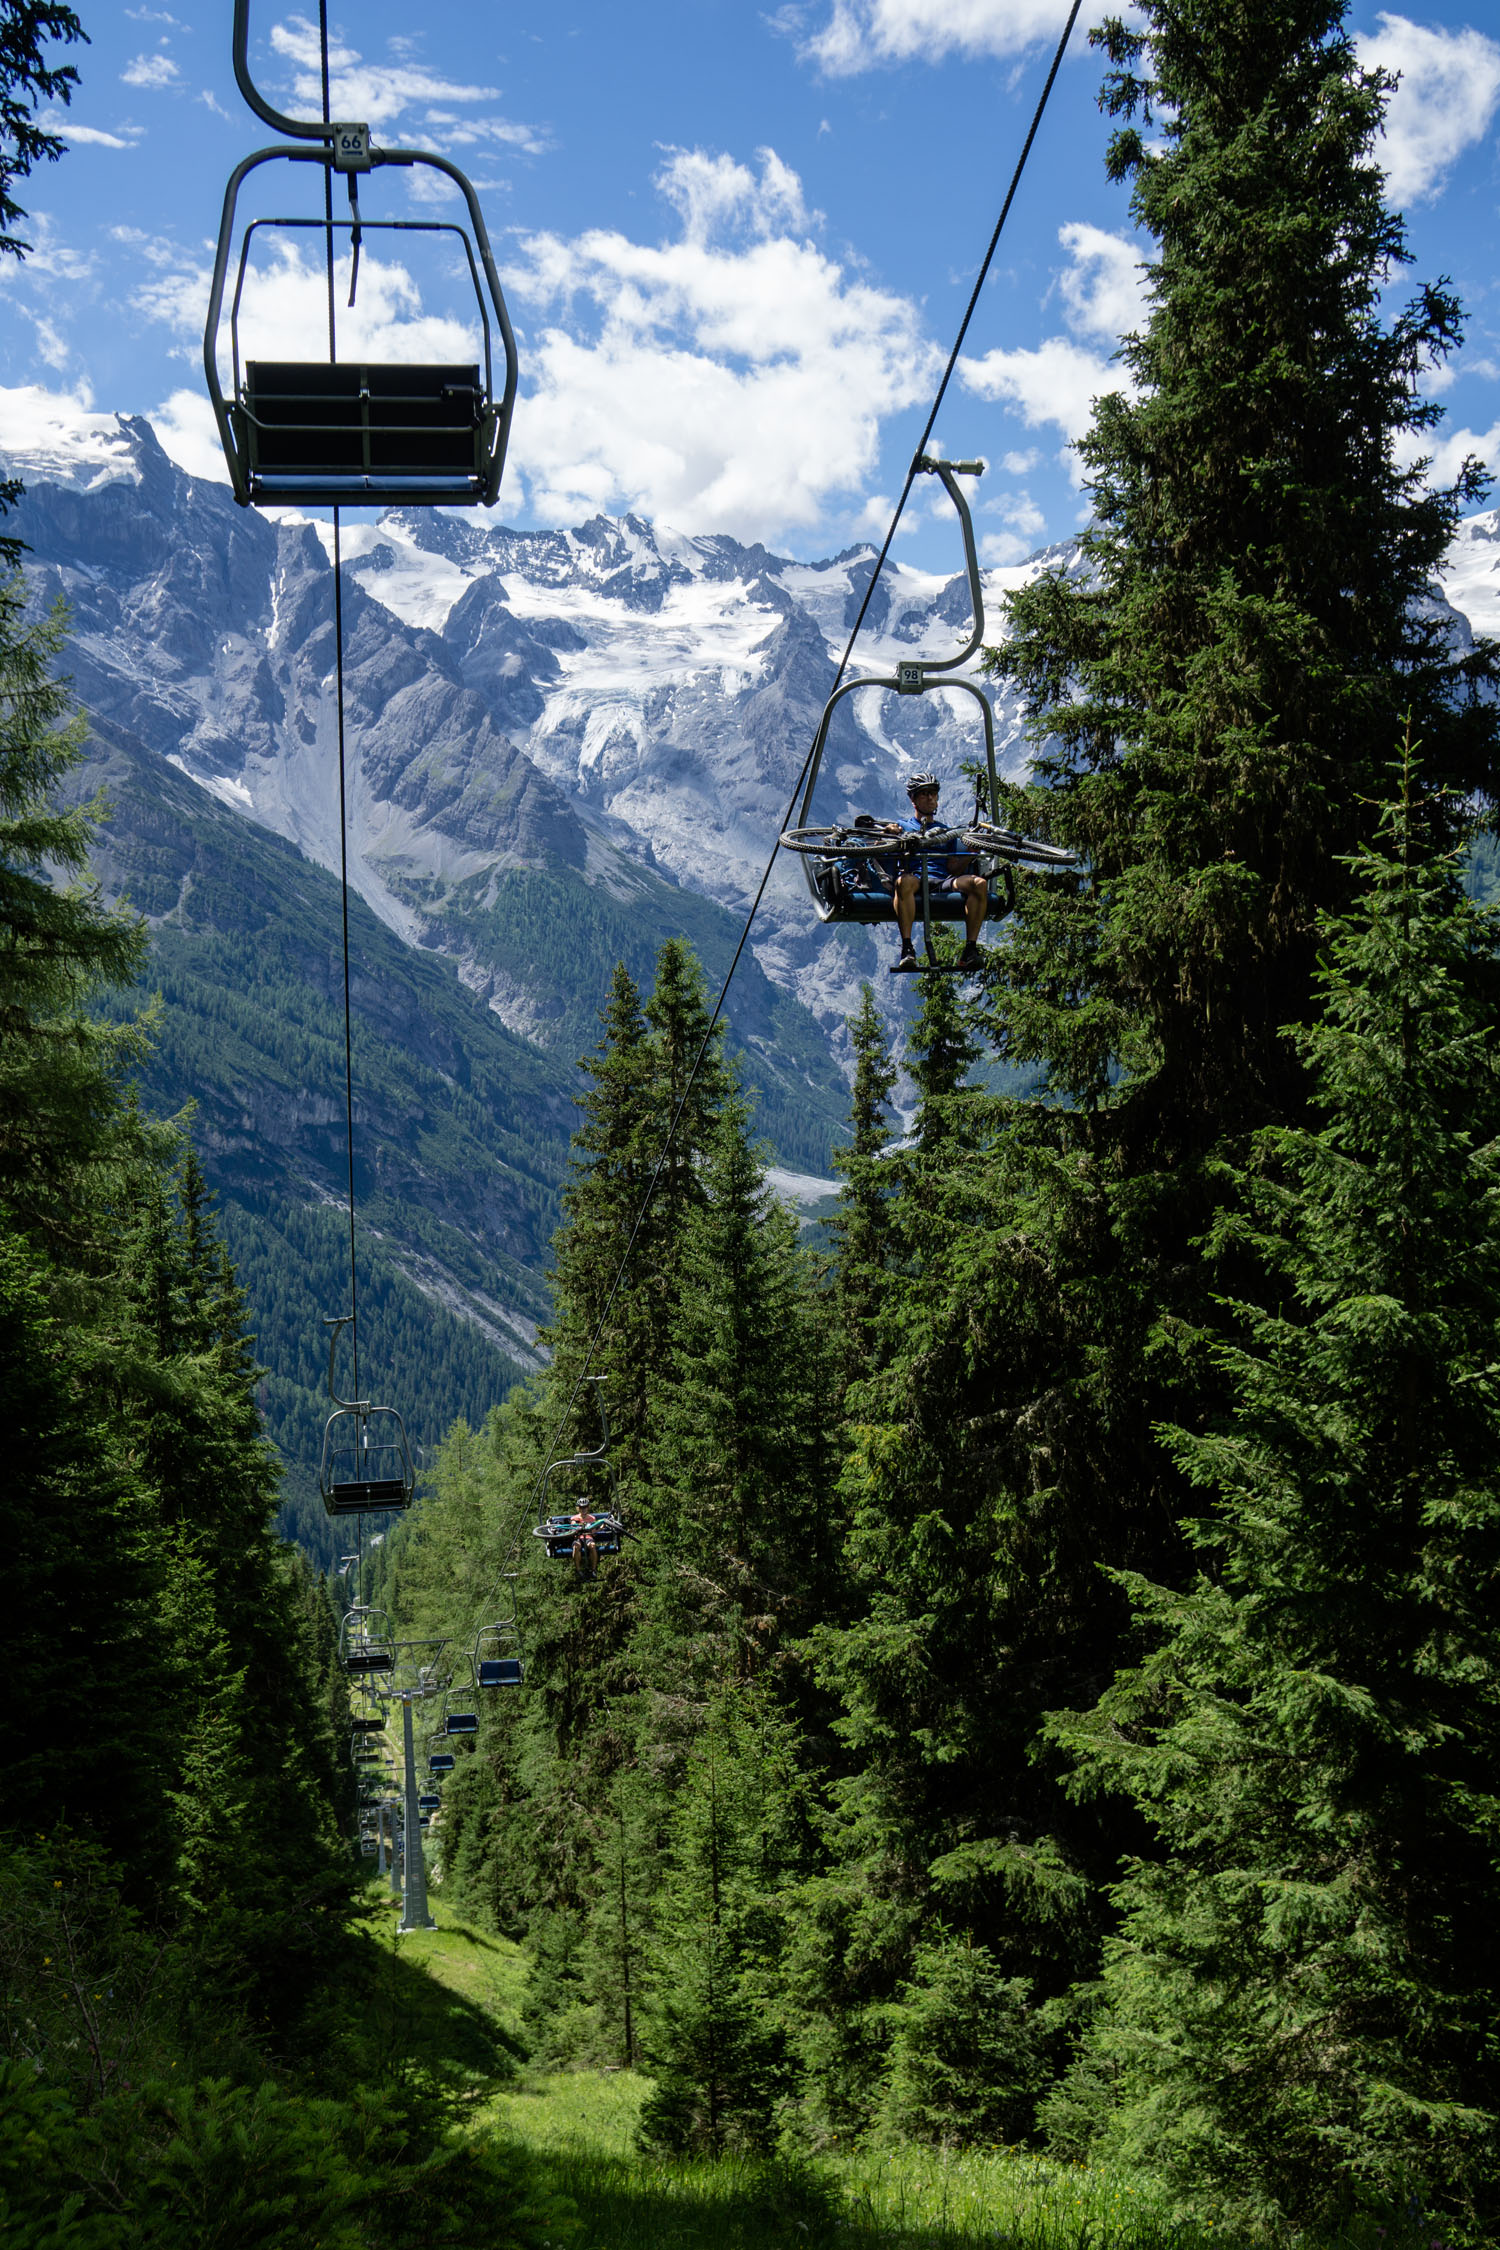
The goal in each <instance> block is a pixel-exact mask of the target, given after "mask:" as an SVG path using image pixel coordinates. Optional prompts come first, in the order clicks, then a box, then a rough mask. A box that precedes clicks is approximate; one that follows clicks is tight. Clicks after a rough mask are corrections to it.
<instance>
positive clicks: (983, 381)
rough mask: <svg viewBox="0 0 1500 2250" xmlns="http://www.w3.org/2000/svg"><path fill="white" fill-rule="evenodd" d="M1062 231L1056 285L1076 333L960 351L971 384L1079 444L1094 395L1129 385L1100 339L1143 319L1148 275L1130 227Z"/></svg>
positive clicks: (1114, 337)
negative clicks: (971, 355)
mask: <svg viewBox="0 0 1500 2250" xmlns="http://www.w3.org/2000/svg"><path fill="white" fill-rule="evenodd" d="M1057 239H1058V241H1059V242H1060V243H1061V244H1062V247H1063V249H1064V250H1066V252H1067V253H1068V263H1067V265H1066V266H1065V267H1064V268H1063V270H1062V272H1061V273H1060V274H1059V275H1058V277H1057V290H1058V294H1059V296H1060V297H1061V298H1062V303H1063V317H1064V319H1065V320H1066V322H1067V324H1068V326H1069V327H1070V328H1071V329H1072V330H1073V335H1072V336H1048V337H1045V338H1044V339H1043V341H1042V342H1041V343H1040V344H1038V345H1037V347H1036V349H1035V350H1034V351H1025V350H1017V351H1001V350H996V351H992V352H986V353H985V355H984V357H983V358H982V359H962V360H960V361H959V373H960V375H961V377H962V379H963V381H964V383H965V385H966V386H967V388H968V389H969V390H971V391H976V392H977V393H978V394H979V396H980V397H981V398H987V399H994V400H996V401H998V402H999V403H1001V404H1003V405H1006V406H1009V407H1011V408H1013V409H1014V410H1015V412H1016V413H1018V414H1019V415H1020V417H1021V419H1022V421H1023V422H1024V423H1025V424H1026V426H1027V428H1028V429H1033V430H1035V429H1041V428H1044V427H1046V426H1047V425H1049V424H1050V425H1051V426H1052V427H1053V428H1055V429H1059V430H1061V431H1062V433H1063V435H1064V437H1065V438H1067V440H1068V442H1069V443H1070V444H1075V443H1076V442H1077V440H1078V439H1079V438H1081V437H1082V436H1083V434H1084V432H1085V431H1086V430H1087V429H1088V426H1089V423H1090V421H1091V420H1092V418H1093V406H1094V400H1095V399H1096V398H1098V397H1100V396H1101V395H1102V394H1103V393H1104V392H1105V391H1119V390H1128V389H1129V388H1130V383H1129V379H1128V377H1127V376H1126V375H1125V373H1124V371H1123V370H1122V369H1121V368H1119V367H1118V366H1115V365H1113V364H1111V361H1110V358H1109V355H1108V353H1106V352H1102V351H1099V350H1097V349H1096V348H1095V347H1096V345H1098V344H1109V345H1113V344H1115V343H1116V342H1117V341H1118V340H1119V338H1120V336H1121V335H1122V334H1123V333H1125V332H1126V331H1127V330H1128V329H1131V328H1134V327H1135V326H1137V325H1138V324H1139V323H1140V322H1141V321H1142V320H1143V319H1144V317H1145V312H1146V294H1145V280H1144V276H1143V275H1142V272H1141V253H1140V250H1139V248H1138V247H1137V245H1136V244H1135V243H1134V242H1133V241H1132V240H1131V239H1130V238H1129V236H1127V235H1118V234H1106V233H1105V232H1104V230H1103V229H1102V228H1101V227H1091V226H1084V225H1081V224H1076V223H1075V224H1073V225H1069V226H1063V227H1059V228H1058V231H1057ZM1080 338H1082V339H1084V340H1083V341H1079V339H1080ZM1015 473H1017V474H1024V471H1016V472H1015Z"/></svg>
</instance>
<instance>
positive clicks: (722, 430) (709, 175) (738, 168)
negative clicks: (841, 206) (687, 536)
mask: <svg viewBox="0 0 1500 2250" xmlns="http://www.w3.org/2000/svg"><path fill="white" fill-rule="evenodd" d="M657 184H658V186H659V187H660V188H661V190H662V192H663V194H664V195H665V196H666V197H667V199H668V201H669V202H670V203H672V205H673V206H674V208H675V209H676V211H677V212H678V215H679V217H680V219H681V222H682V229H681V235H680V238H679V239H678V240H676V241H674V242H670V243H665V244H662V245H660V246H658V247H655V248H651V247H647V246H645V245H642V244H640V243H636V242H632V241H630V240H629V239H628V238H627V237H626V236H624V235H622V234H619V233H615V232H612V231H606V230H603V229H595V230H592V231H590V232H589V233H586V234H584V235H581V236H578V237H577V238H575V239H572V240H564V239H563V238H561V237H559V236H557V235H551V234H547V235H538V236H534V237H532V238H531V239H530V240H529V241H527V242H526V243H525V245H524V248H525V252H526V256H527V258H528V260H529V267H528V269H527V270H526V271H525V272H524V273H522V274H520V275H518V276H516V277H515V287H516V289H517V292H518V294H520V295H522V296H524V297H526V298H528V299H529V300H530V301H531V302H532V303H533V304H534V305H536V306H537V307H538V308H539V309H540V310H541V311H542V312H543V313H544V314H547V313H551V314H552V316H553V323H554V324H553V325H551V326H548V327H545V328H542V329H540V331H539V332H538V331H537V330H536V329H533V332H532V335H531V337H530V340H529V343H528V349H527V354H526V378H527V385H528V390H527V395H526V396H525V398H524V399H523V402H522V405H521V408H520V409H519V411H518V413H517V417H516V439H515V446H514V448H513V451H512V460H513V461H514V462H515V464H516V467H517V468H518V469H519V471H520V472H521V473H522V475H523V476H524V478H525V480H526V484H527V487H528V490H529V494H530V498H531V503H532V506H533V508H534V509H535V511H536V513H537V514H538V515H539V516H540V517H541V518H542V519H543V520H544V521H549V522H554V523H574V522H576V521H577V520H578V518H579V516H580V515H586V514H588V513H590V512H592V511H594V510H597V509H618V508H621V507H626V508H632V509H638V510H640V511H641V512H643V513H644V514H647V515H650V516H653V517H658V518H660V519H662V520H664V521H666V522H668V523H670V524H673V525H674V526H676V527H677V528H678V529H680V530H684V531H696V530H710V529H717V530H730V531H734V532H736V533H737V534H739V536H741V537H744V538H772V537H774V536H776V535H777V534H778V533H780V532H782V531H784V530H786V529H787V528H789V527H791V526H803V525H811V524H814V523H817V522H818V521H819V520H820V518H821V516H822V513H823V508H824V504H825V502H826V500H827V498H828V497H829V495H831V494H833V493H836V492H847V491H849V490H851V489H853V488H857V487H858V486H859V485H860V484H861V482H862V481H863V479H864V478H865V476H866V475H867V474H868V473H869V471H870V469H871V468H872V467H873V465H874V462H875V458H876V452H877V444H878V438H879V429H880V420H881V417H882V416H883V415H885V414H889V413H891V412H893V411H895V410H897V409H898V408H901V407H905V406H909V405H912V404H914V403H915V402H916V401H917V400H918V399H919V398H921V397H923V396H925V395H926V393H927V391H928V389H929V387H930V384H931V382H932V379H933V375H934V373H935V362H936V358H937V355H936V352H935V350H934V347H933V346H932V345H931V344H930V343H929V342H928V341H927V340H926V338H925V337H924V336H923V335H922V333H921V327H920V316H919V313H918V310H917V308H916V307H915V306H914V305H912V304H911V303H910V302H909V301H908V300H906V299H905V298H901V297H897V296H894V295H892V294H890V293H889V292H887V291H883V290H879V289H876V288H873V287H871V286H870V285H868V284H866V283H863V282H860V281H858V280H854V279H850V278H849V277H847V276H846V275H845V273H844V271H843V269H842V268H841V267H839V266H838V265H836V264H835V263H834V262H833V261H832V260H830V259H829V258H827V257H825V256H824V255H823V253H822V252H821V251H819V250H818V249H817V248H816V247H815V246H814V245H813V244H812V243H810V242H808V241H806V240H797V239H793V237H792V236H791V235H789V234H787V233H785V232H778V231H776V230H777V229H778V228H779V227H780V228H784V227H787V226H798V227H800V226H803V225H805V224H806V223H807V215H806V212H805V209H804V207H803V203H802V192H801V185H800V182H799V181H798V180H797V178H796V175H795V174H794V173H792V172H790V171H789V170H788V169H787V167H786V166H784V165H783V164H782V163H781V162H780V160H779V159H778V158H777V157H776V156H775V155H774V153H773V152H772V151H770V150H762V151H761V154H760V170H759V174H758V175H757V174H756V173H753V172H751V171H750V170H749V169H748V168H747V167H745V166H743V165H739V164H736V163H734V162H732V161H731V160H730V159H727V158H718V157H709V156H706V155H704V154H702V153H701V152H698V151H683V150H676V151H673V152H672V154H671V156H670V158H669V161H668V162H667V164H666V165H665V166H664V168H663V170H662V172H661V174H660V175H659V177H658V182H657ZM725 237H728V238H729V239H727V240H726V239H724V238H725Z"/></svg>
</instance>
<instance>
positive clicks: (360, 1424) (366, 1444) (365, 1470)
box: [318, 1313, 416, 1516]
mask: <svg viewBox="0 0 1500 2250" xmlns="http://www.w3.org/2000/svg"><path fill="white" fill-rule="evenodd" d="M352 1319H353V1315H352V1314H349V1313H341V1314H340V1315H339V1316H338V1317H337V1318H336V1319H330V1320H328V1321H327V1322H325V1326H326V1327H328V1328H329V1329H330V1330H331V1331H332V1333H331V1335H330V1336H329V1339H328V1395H329V1397H330V1398H331V1399H332V1400H333V1407H334V1410H333V1412H332V1413H331V1414H330V1415H329V1417H328V1420H327V1422H326V1424H325V1425H324V1429H323V1459H322V1464H321V1466H320V1469H319V1472H318V1483H319V1487H320V1489H321V1491H322V1494H323V1506H324V1507H325V1508H326V1509H327V1511H328V1513H329V1515H331V1516H350V1515H365V1514H368V1513H371V1512H373V1511H375V1510H379V1509H386V1508H409V1507H410V1506H411V1496H412V1492H413V1490H414V1488H415V1484H416V1479H415V1477H414V1475H413V1473H412V1465H411V1448H410V1447H409V1445H408V1444H407V1442H406V1425H405V1423H404V1422H403V1421H402V1419H401V1417H400V1415H399V1414H398V1413H397V1412H396V1409H395V1408H394V1406H372V1405H371V1404H370V1401H369V1400H368V1399H347V1398H340V1396H339V1394H338V1391H337V1389H336V1388H335V1386H334V1380H333V1375H334V1360H335V1355H336V1353H337V1351H338V1342H339V1335H340V1333H341V1331H342V1330H343V1329H345V1328H347V1327H349V1326H350V1325H351V1322H352Z"/></svg>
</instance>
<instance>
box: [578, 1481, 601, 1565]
mask: <svg viewBox="0 0 1500 2250" xmlns="http://www.w3.org/2000/svg"><path fill="white" fill-rule="evenodd" d="M598 1520H599V1519H598V1518H597V1516H596V1515H595V1514H594V1511H593V1509H592V1508H591V1507H590V1506H589V1504H588V1502H587V1501H586V1500H582V1501H580V1502H579V1505H578V1509H577V1512H576V1514H575V1515H574V1516H573V1518H572V1521H573V1523H574V1525H575V1526H576V1529H575V1530H574V1533H573V1568H574V1569H575V1570H576V1571H577V1573H578V1575H579V1577H580V1578H593V1577H595V1576H596V1575H597V1573H598V1569H599V1542H598V1540H597V1539H596V1538H595V1536H594V1525H595V1524H596V1523H597V1522H598Z"/></svg>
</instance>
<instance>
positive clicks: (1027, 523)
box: [979, 491, 1047, 564]
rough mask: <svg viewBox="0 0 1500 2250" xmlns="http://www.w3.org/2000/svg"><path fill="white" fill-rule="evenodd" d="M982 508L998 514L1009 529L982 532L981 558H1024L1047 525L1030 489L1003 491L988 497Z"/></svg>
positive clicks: (987, 560) (1005, 560)
mask: <svg viewBox="0 0 1500 2250" xmlns="http://www.w3.org/2000/svg"><path fill="white" fill-rule="evenodd" d="M985 508H986V513H987V514H991V515H998V516H999V518H1000V520H1001V522H1002V523H1007V524H1009V525H1010V529H1009V531H991V532H987V533H986V534H985V536H984V537H983V538H982V539H981V540H980V542H979V559H980V561H981V562H984V563H991V564H994V563H1014V562H1023V561H1024V560H1025V558H1026V557H1027V556H1028V555H1029V554H1032V553H1034V552H1035V549H1036V543H1037V540H1038V538H1039V537H1040V535H1041V534H1042V533H1043V532H1044V531H1045V530H1046V528H1047V519H1046V517H1045V516H1044V515H1043V513H1042V511H1041V509H1040V508H1039V507H1038V506H1037V504H1036V502H1035V501H1034V500H1033V499H1032V497H1031V494H1030V493H1029V492H1025V491H1022V492H1008V493H1002V494H1000V495H999V497H998V498H997V499H994V500H990V501H987V502H986V503H985Z"/></svg>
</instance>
